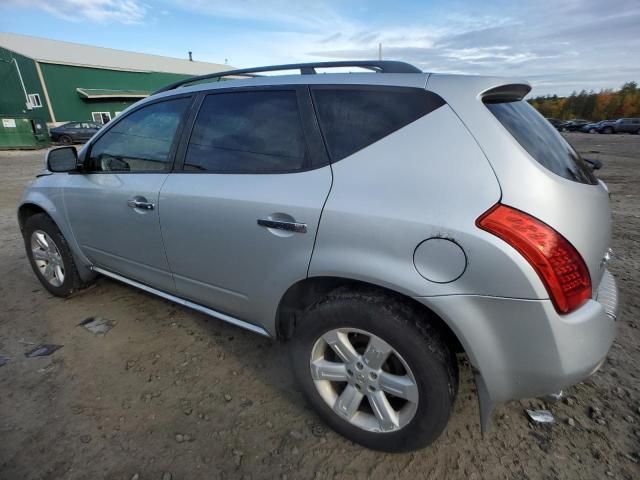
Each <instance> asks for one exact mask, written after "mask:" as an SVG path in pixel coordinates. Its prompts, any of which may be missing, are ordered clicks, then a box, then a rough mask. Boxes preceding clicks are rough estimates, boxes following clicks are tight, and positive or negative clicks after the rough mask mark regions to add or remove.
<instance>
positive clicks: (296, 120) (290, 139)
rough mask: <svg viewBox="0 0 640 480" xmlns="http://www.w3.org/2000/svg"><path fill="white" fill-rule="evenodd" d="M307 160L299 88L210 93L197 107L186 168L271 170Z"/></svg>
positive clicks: (295, 167)
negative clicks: (301, 122) (299, 107)
mask: <svg viewBox="0 0 640 480" xmlns="http://www.w3.org/2000/svg"><path fill="white" fill-rule="evenodd" d="M304 166H305V141H304V135H303V132H302V127H301V124H300V115H299V112H298V102H297V98H296V92H295V91H292V90H290V91H261V92H232V93H218V94H212V95H208V96H207V97H206V98H205V99H204V101H203V103H202V106H201V108H200V111H199V112H198V117H197V119H196V122H195V125H194V128H193V133H192V134H191V139H190V140H189V146H188V148H187V154H186V158H185V164H184V169H185V170H187V171H205V172H217V173H231V172H235V173H268V172H287V171H293V170H299V169H301V168H303V167H304Z"/></svg>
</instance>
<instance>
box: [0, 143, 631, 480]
mask: <svg viewBox="0 0 640 480" xmlns="http://www.w3.org/2000/svg"><path fill="white" fill-rule="evenodd" d="M567 136H568V138H569V139H570V141H572V142H573V143H574V144H575V145H576V147H577V148H578V149H579V150H580V151H581V152H583V153H584V154H585V155H586V156H591V157H594V158H598V159H600V160H602V161H603V163H604V168H603V170H601V171H600V173H599V175H600V177H601V178H602V179H603V180H605V181H606V182H607V183H608V185H609V188H610V190H611V192H612V194H613V197H612V205H613V212H614V220H615V228H614V239H613V248H614V250H615V252H616V259H615V260H614V261H612V263H611V269H612V271H613V273H614V274H615V275H616V277H617V278H618V281H619V284H620V287H621V291H622V302H623V304H622V310H621V314H622V318H621V320H620V322H619V331H618V338H617V341H616V343H615V344H614V348H613V349H612V350H611V354H610V356H609V359H608V361H607V362H606V363H605V365H604V366H603V368H602V369H601V370H600V371H599V372H598V373H596V374H595V375H594V376H593V377H592V378H590V379H588V380H586V381H585V382H583V383H581V384H579V385H576V386H575V387H572V388H570V389H569V390H568V391H566V392H565V393H566V394H567V395H568V396H567V397H565V399H564V400H563V401H561V402H557V403H554V404H545V403H544V402H543V401H542V400H537V399H532V400H525V401H519V402H510V403H508V404H505V405H501V406H500V407H499V408H498V409H497V410H496V412H495V414H494V419H495V422H494V428H493V430H492V432H490V433H489V434H487V435H485V437H484V438H483V437H482V436H481V434H480V431H479V427H478V415H477V409H478V405H477V401H476V397H475V393H474V387H473V382H472V379H471V375H470V372H469V368H468V365H466V364H465V363H464V362H463V364H462V366H461V386H460V394H459V396H458V399H457V401H456V405H455V411H454V414H453V416H452V418H451V421H450V423H449V426H448V428H447V430H446V431H445V433H444V434H443V435H442V436H441V437H440V439H439V440H438V441H437V442H436V443H435V444H434V445H432V446H431V447H429V448H427V449H424V450H422V451H419V452H415V453H410V454H396V455H389V454H381V453H377V452H372V451H368V450H365V449H363V448H361V447H359V446H357V445H354V444H352V443H351V442H349V441H347V440H344V439H343V438H341V437H340V436H338V435H337V434H335V433H333V432H332V431H328V430H327V428H326V427H325V426H324V425H323V424H322V423H321V422H320V421H319V420H318V418H317V417H316V416H315V414H314V413H313V412H312V411H310V410H309V409H308V408H307V406H306V405H305V403H304V401H303V399H302V397H301V394H300V393H299V392H298V391H297V389H296V387H295V385H294V384H293V382H292V379H291V376H290V374H289V369H288V364H287V356H286V348H285V346H284V345H281V344H278V343H275V342H271V341H268V340H266V339H263V338H261V337H259V336H257V335H253V334H250V333H248V332H245V331H243V330H240V329H237V328H234V327H231V326H229V325H226V324H224V323H222V322H220V321H217V320H214V319H211V318H208V317H205V316H204V315H201V314H198V313H195V312H193V311H191V310H188V309H185V308H182V307H179V306H176V305H173V304H171V303H169V302H167V301H164V300H162V299H159V298H156V297H152V296H150V295H147V294H145V293H142V292H140V291H137V290H135V289H133V288H130V287H127V286H125V285H122V284H119V283H116V282H114V281H110V280H108V279H101V280H99V281H98V282H97V285H96V286H95V287H94V288H91V289H89V290H87V291H85V292H83V293H81V294H79V295H77V296H75V297H74V298H71V299H68V300H62V299H59V298H54V297H52V296H51V295H49V294H48V293H47V292H46V291H45V290H44V289H43V288H42V287H41V286H40V284H39V283H38V281H37V280H36V277H35V276H34V274H33V273H32V272H31V270H30V267H29V265H28V263H27V259H26V257H25V253H24V248H23V245H22V240H21V238H20V235H19V231H18V226H17V222H16V216H15V206H16V203H17V201H18V199H19V196H20V194H21V192H22V190H23V188H24V185H25V184H26V183H27V182H28V181H29V180H30V179H31V178H33V176H34V174H35V173H37V172H38V171H39V169H40V167H41V165H42V160H41V159H42V155H43V154H42V152H0V182H1V185H2V187H1V188H0V242H1V244H2V249H1V250H0V299H1V300H0V302H1V304H0V305H1V307H0V355H4V356H6V357H9V362H8V363H7V364H5V365H4V366H1V367H0V478H1V479H3V480H14V479H15V480H18V479H20V480H23V479H24V480H28V479H61V478H64V479H88V478H90V479H97V478H106V479H123V480H130V479H132V478H139V479H140V480H146V479H161V478H162V479H168V478H173V479H200V478H206V479H213V478H253V479H259V478H289V479H295V478H303V479H306V478H318V479H323V478H362V479H365V478H438V479H440V478H464V479H469V480H471V479H481V478H492V479H494V478H495V479H501V478H505V479H534V478H541V479H556V478H558V479H560V478H562V479H591V478H598V479H600V478H619V479H632V478H640V467H639V465H638V462H639V461H640V391H639V389H640V383H639V382H638V377H639V369H638V367H639V364H640V349H639V345H640V332H639V331H638V313H639V311H640V310H639V309H640V273H639V268H638V267H639V264H640V253H639V252H638V245H639V242H640V136H630V135H608V136H607V135H586V134H568V135H567ZM573 208H580V206H579V205H576V206H574V207H573ZM95 316H99V317H102V318H104V319H108V320H110V321H112V322H113V323H114V324H115V327H114V328H113V329H112V330H111V331H109V332H108V333H107V334H106V335H93V334H92V333H90V332H88V331H87V330H86V329H84V328H82V327H79V326H78V323H79V322H81V321H82V320H84V319H86V318H88V317H95ZM38 343H54V344H60V345H64V347H63V348H61V349H60V350H58V351H56V352H55V353H53V354H52V355H51V356H48V357H41V358H25V356H24V353H25V352H26V351H28V350H29V349H30V348H32V347H33V345H32V344H38ZM542 406H546V407H548V408H549V409H550V410H551V411H552V412H553V414H554V415H555V419H556V422H555V424H553V425H551V426H540V425H531V424H530V423H529V421H528V420H527V418H526V416H525V414H524V409H525V408H530V407H542ZM136 475H138V476H137V477H136Z"/></svg>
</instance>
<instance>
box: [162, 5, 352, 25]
mask: <svg viewBox="0 0 640 480" xmlns="http://www.w3.org/2000/svg"><path fill="white" fill-rule="evenodd" d="M173 3H174V4H175V7H176V8H180V9H186V10H191V11H194V12H198V13H199V14H205V15H212V16H215V17H221V18H229V19H235V20H245V21H247V20H249V21H251V22H253V23H258V24H262V25H263V26H266V27H267V28H269V29H273V30H277V31H282V30H284V31H299V32H300V31H304V32H322V31H324V30H326V29H328V28H331V29H334V30H340V28H343V27H346V26H348V25H350V24H351V22H350V21H349V20H347V18H346V17H345V16H343V15H341V14H339V13H338V11H337V7H338V6H339V5H340V2H338V1H337V0H335V1H334V0H294V1H291V0H243V1H229V0H189V1H188V2H184V1H182V0H173Z"/></svg>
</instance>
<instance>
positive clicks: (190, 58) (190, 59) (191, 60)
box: [189, 51, 193, 62]
mask: <svg viewBox="0 0 640 480" xmlns="http://www.w3.org/2000/svg"><path fill="white" fill-rule="evenodd" d="M192 53H193V52H192V51H189V61H190V62H193V57H192V56H191V54H192Z"/></svg>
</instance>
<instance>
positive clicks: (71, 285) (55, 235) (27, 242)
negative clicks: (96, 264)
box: [22, 213, 88, 298]
mask: <svg viewBox="0 0 640 480" xmlns="http://www.w3.org/2000/svg"><path fill="white" fill-rule="evenodd" d="M36 230H41V231H43V232H45V233H46V234H47V235H48V236H49V237H50V238H51V239H52V240H53V242H54V243H55V246H56V248H57V249H58V251H59V252H60V257H61V259H62V264H63V266H64V281H63V282H62V284H61V285H59V286H55V285H52V284H51V283H50V282H49V281H47V279H46V278H45V277H44V276H43V274H42V273H41V272H40V269H39V268H38V266H37V265H36V260H35V259H34V257H33V251H32V248H31V237H32V235H33V232H35V231H36ZM22 234H23V238H24V246H25V249H26V251H27V257H28V258H29V263H30V264H31V268H32V269H33V271H34V272H35V274H36V276H37V277H38V280H40V283H42V285H43V286H44V288H46V289H47V290H48V291H49V292H50V293H51V294H53V295H55V296H56V297H63V298H66V297H68V296H70V295H71V294H73V293H74V292H76V291H78V290H81V289H82V288H86V287H87V286H88V284H86V283H84V282H83V281H82V279H81V278H80V275H79V274H78V269H77V268H76V264H75V262H74V260H73V255H72V254H71V250H70V249H69V245H67V241H66V240H65V238H64V236H63V235H62V233H61V232H60V230H59V229H58V226H57V225H56V224H55V223H54V222H53V220H51V217H49V216H48V215H47V214H45V213H37V214H35V215H32V216H31V217H29V218H28V219H27V221H26V222H25V225H24V229H23V232H22Z"/></svg>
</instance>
